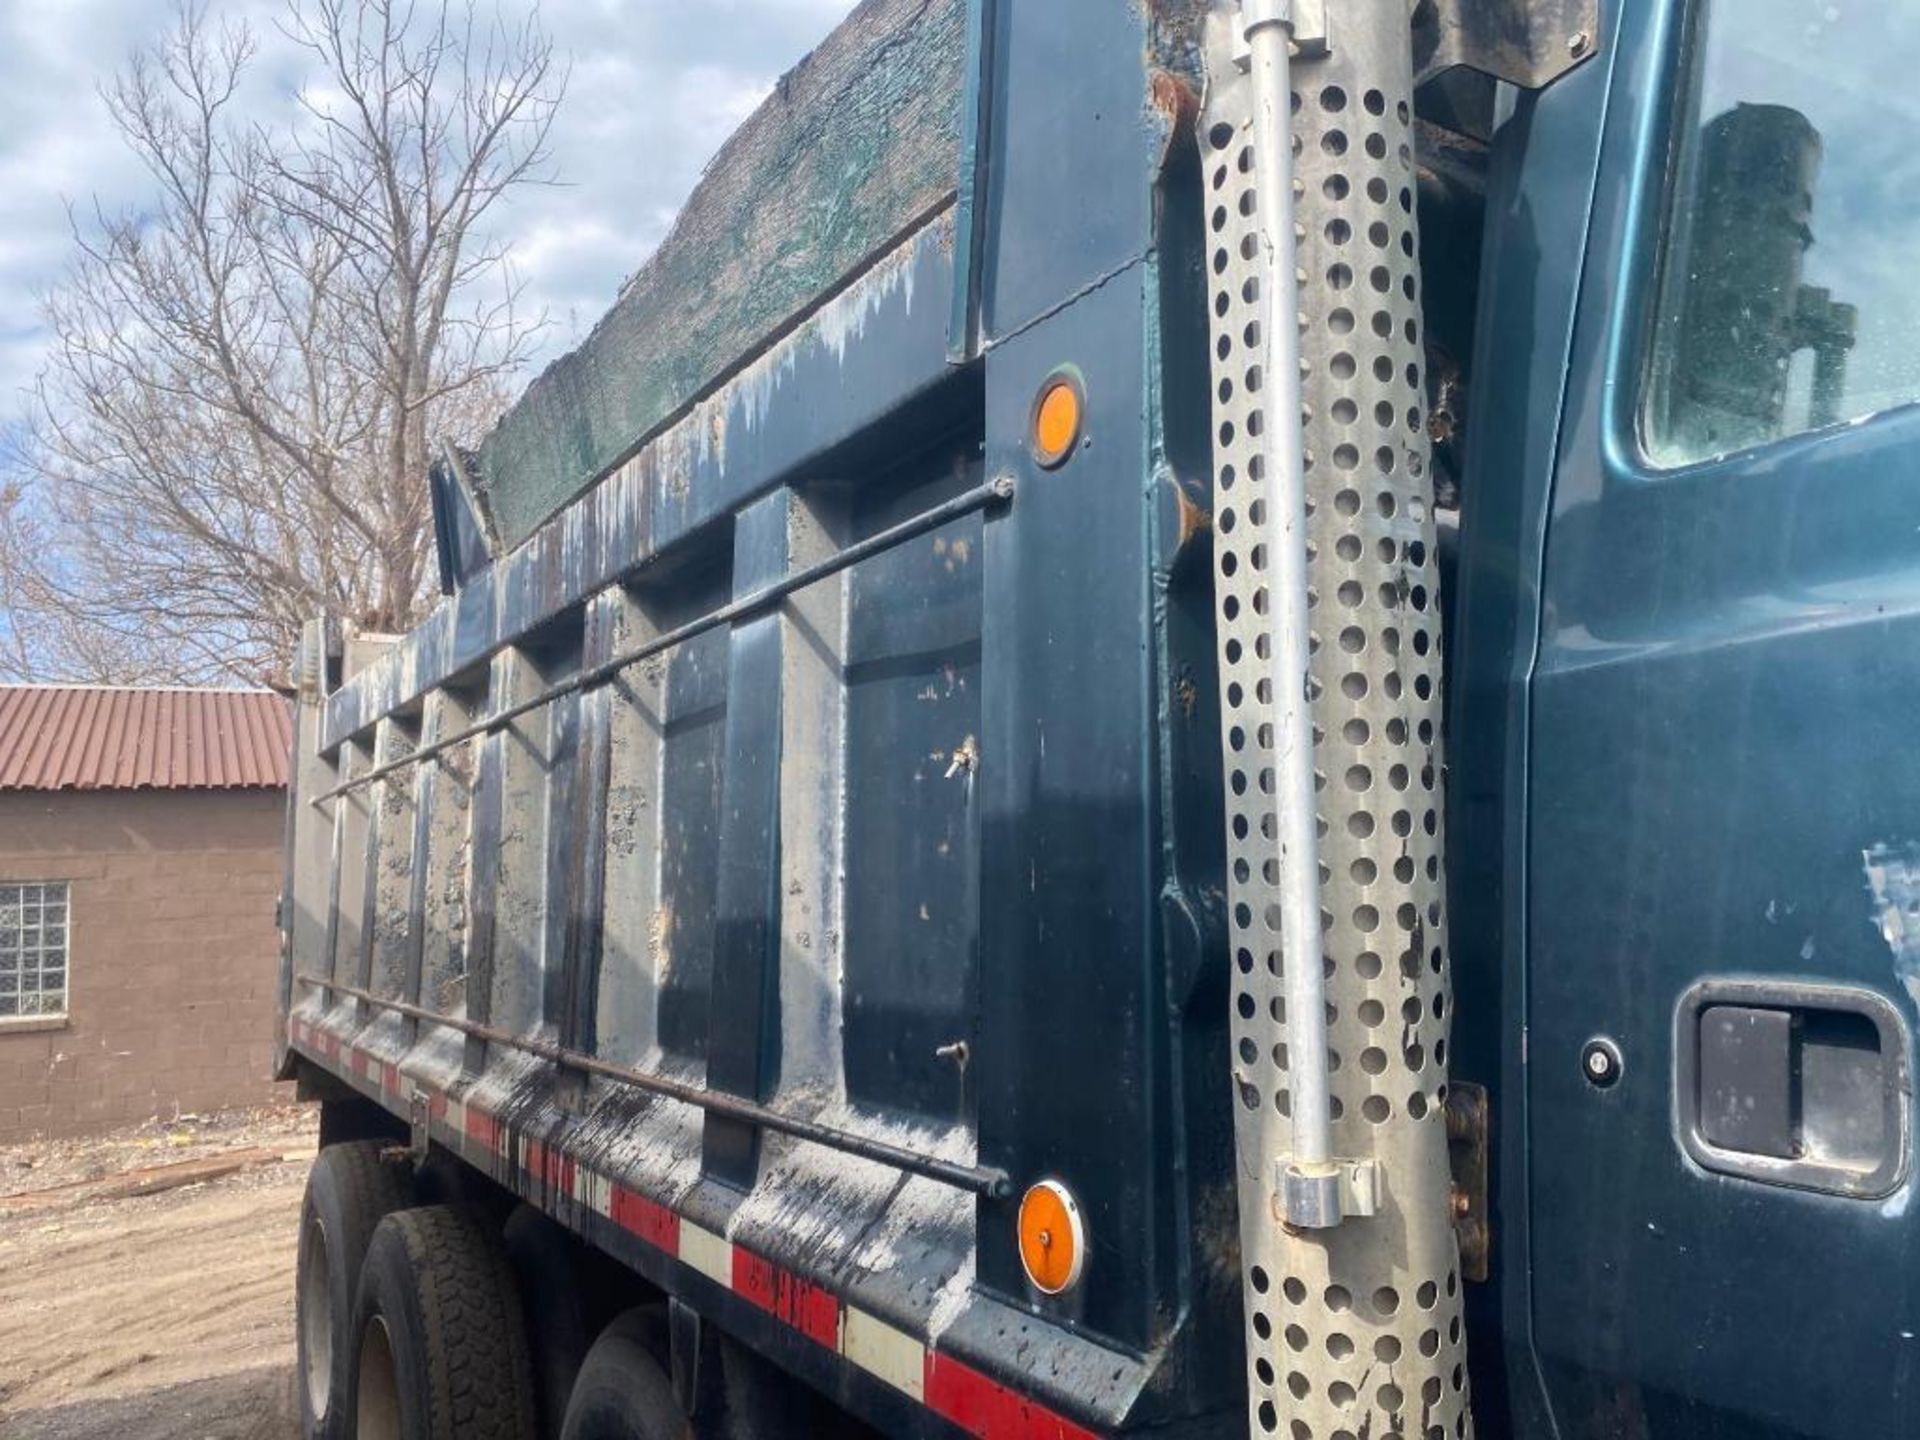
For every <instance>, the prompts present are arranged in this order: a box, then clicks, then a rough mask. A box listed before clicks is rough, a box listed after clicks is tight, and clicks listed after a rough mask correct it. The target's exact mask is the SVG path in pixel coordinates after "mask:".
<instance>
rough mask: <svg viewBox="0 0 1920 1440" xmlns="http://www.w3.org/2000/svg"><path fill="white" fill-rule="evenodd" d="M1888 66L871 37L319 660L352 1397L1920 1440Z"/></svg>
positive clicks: (364, 1429)
mask: <svg viewBox="0 0 1920 1440" xmlns="http://www.w3.org/2000/svg"><path fill="white" fill-rule="evenodd" d="M1915 66H1920V11H1916V10H1915V9H1913V8H1912V7H1910V6H1883V7H1874V8H1872V9H1869V8H1867V7H1862V6H1859V5H1855V4H1848V3H1845V0H1835V3H1833V4H1830V5H1824V6H1823V5H1820V4H1808V3H1805V0H1741V3H1739V4H1737V5H1736V4H1735V3H1733V0H1633V3H1627V0H1413V3H1409V0H863V3H861V4H859V5H858V6H856V7H855V8H854V9H853V10H852V12H851V14H850V15H849V16H848V17H847V19H846V20H845V22H844V23H843V24H842V25H841V26H840V27H839V28H838V29H837V30H835V31H834V32H833V34H832V35H831V36H829V37H828V38H827V39H826V41H825V42H824V43H823V44H822V45H821V47H820V48H819V49H818V50H817V51H816V52H815V53H814V54H813V55H812V56H810V57H809V58H808V59H807V60H806V61H805V62H804V63H803V64H801V65H800V66H799V67H798V68H797V69H796V70H795V71H793V72H792V73H791V74H789V75H788V76H787V77H786V78H785V79H784V80H783V81H782V82H781V83H780V85H779V87H778V88H777V89H776V91H775V92H774V93H773V94H772V95H771V96H770V97H769V99H768V100H767V101H766V103H765V104H764V105H763V106H762V107H761V109H760V110H759V111H758V112H757V113H756V114H755V115H754V116H753V117H752V118H751V119H750V120H748V121H747V122H746V124H745V125H744V126H743V127H742V129H741V130H740V131H739V132H738V133H737V134H736V135H735V136H734V137H733V139H731V140H730V141H729V142H728V143H727V145H726V146H725V147H724V148H723V149H722V150H721V152H720V153H719V155H718V156H717V157H716V159H715V160H714V161H713V163H712V164H711V166H710V167H709V168H708V170H707V172H706V173H705V175H704V177H703V179H702V181H701V183H700V185H699V187H698V188H697V189H696V191H695V192H694V194H693V195H692V197H691V199H690V200H689V201H688V203H687V206H686V208H685V210H684V212H683V213H682V215H681V217H680V219H679V221H678V222H677V225H676V227H675V229H674V230H673V232H672V234H671V235H670V236H669V238H668V239H667V240H666V241H665V242H664V243H663V244H662V245H661V247H660V249H659V250H658V252H657V253H656V254H655V255H654V257H653V258H652V259H651V260H650V261H649V262H648V264H647V265H646V266H645V268H643V269H642V270H641V271H640V272H638V274H636V275H635V276H634V277H633V278H632V279H631V280H630V281H629V282H628V283H627V284H626V286H625V287H624V288H623V290H622V293H621V295H620V296H619V298H618V301H617V303H616V304H615V305H614V307H613V309H612V310H611V311H610V313H609V314H608V315H607V316H606V317H605V319H604V320H602V321H601V322H600V324H599V325H598V326H597V327H596V328H595V329H594V330H593V331H592V333H591V334H590V335H589V336H588V337H587V338H586V339H585V340H584V342H583V343H582V344H581V345H580V346H579V348H578V349H577V350H576V351H575V352H574V353H572V354H570V355H569V356H567V357H566V358H564V359H562V360H560V361H558V362H556V363H555V364H554V365H553V366H551V367H550V368H549V369H548V370H547V371H546V372H545V373H544V374H542V375H541V376H539V377H538V378H537V379H536V380H535V381H534V382H533V383H532V384H531V386H530V387H529V389H528V390H527V392H526V393H525V395H524V396H523V398H521V399H520V401H519V402H518V403H517V404H516V405H515V406H514V408H513V409H512V410H511V411H510V412H509V413H508V414H507V415H506V416H505V418H503V419H502V420H501V421H500V422H499V424H498V426H497V427H496V428H495V429H494V430H493V431H492V432H491V433H490V434H489V435H488V436H487V437H486V438H485V440H484V441H483V442H482V443H480V444H479V445H478V447H477V448H475V449H471V450H467V449H460V448H455V447H449V448H448V449H447V450H446V451H445V453H444V454H443V455H442V457H441V459H440V461H439V462H438V463H437V464H436V465H435V466H434V468H433V471H432V473H431V475H430V476H428V477H424V483H427V484H429V485H430V486H431V490H432V495H433V500H434V508H433V513H434V525H435V538H436V541H437V546H438V553H439V560H440V580H441V588H442V590H443V591H444V594H443V596H442V598H441V599H440V601H439V603H438V604H437V607H436V608H434V609H433V610H432V612H431V614H430V615H429V617H428V618H427V620H426V621H425V622H424V623H423V624H422V625H421V626H420V627H419V628H418V629H417V630H416V631H414V632H413V633H411V634H408V635H405V636H401V637H385V636H371V635H362V634H358V633H356V632H355V631H354V630H353V629H352V627H351V625H350V624H348V623H346V622H344V621H340V620H336V619H329V618H328V617H318V618H316V620H315V621H314V623H313V624H312V625H310V626H309V627H308V628H307V631H306V633H305V638H304V640H303V643H302V650H301V654H300V657H299V661H298V665H297V671H298V686H299V696H298V721H297V735H296V739H295V750H296V754H295V764H294V770H295V783H294V784H293V786H292V793H291V801H290V812H289V825H288V833H287V874H286V884H285V895H284V908H283V941H284V943H283V950H282V955H281V960H280V967H281V968H280V975H279V984H280V991H279V993H280V998H281V1006H280V1010H281V1021H282V1028H281V1030H280V1033H279V1034H278V1036H277V1043H278V1046H279V1050H278V1065H279V1073H280V1075H281V1076H282V1077H283V1078H288V1079H292V1080H296V1081H298V1082H299V1084H300V1086H301V1088H302V1091H303V1093H305V1094H306V1095H308V1096H310V1097H313V1098H316V1099H317V1100H318V1101H319V1102H320V1105H321V1140H322V1148H321V1150H320V1152H319V1155H318V1158H317V1160H316V1162H315V1165H314V1168H313V1172H312V1176H311V1179H310V1181H309V1185H308V1191H307V1196H306V1200H305V1203H304V1206H303V1211H302V1219H301V1229H300V1237H299V1261H298V1315H299V1324H298V1334H299V1364H298V1382H299V1395H300V1408H301V1413H302V1423H303V1425H304V1433H305V1434H306V1435H308V1436H310V1437H315V1436H317V1437H329V1440H334V1437H345V1436H355V1435H357V1436H359V1437H362V1440H376V1437H382V1440H383V1437H391V1436H402V1437H407V1440H440V1437H452V1436H500V1437H509V1436H511V1437H521V1436H548V1437H554V1440H604V1437H650V1440H651V1437H666V1436H679V1435H686V1434H692V1435H699V1436H742V1437H744V1436H773V1435H783V1434H790V1435H818V1436H840V1435H863V1434H884V1435H903V1436H948V1435H973V1436H994V1437H999V1436H1018V1437H1046V1440H1066V1437H1075V1440H1079V1437H1086V1436H1093V1435H1109V1434H1112V1435H1153V1436H1166V1437H1173V1436H1225V1435H1246V1434H1252V1435H1255V1436H1268V1435H1274V1436H1282V1437H1287V1440H1379V1437H1382V1436H1389V1435H1404V1436H1408V1437H1418V1440H1463V1437H1466V1436H1468V1435H1471V1434H1476V1433H1477V1434H1479V1435H1482V1436H1515V1437H1522V1440H1534V1437H1540V1440H1545V1437H1569V1440H1571V1437H1596V1440H1598V1437H1621V1440H1630V1437H1680V1436H1686V1437H1708V1436H1711V1437H1722V1440H1763V1437H1766V1440H1773V1437H1780V1436H1787V1435H1804V1436H1831V1437H1841V1436H1847V1437H1852V1436H1859V1435H1911V1434H1917V1433H1920V1380H1916V1367H1917V1366H1920V1340H1917V1339H1916V1334H1917V1333H1920V1266H1916V1264H1915V1261H1914V1257H1915V1254H1916V1250H1917V1249H1920V1214H1916V1213H1913V1212H1911V1211H1910V1202H1911V1200H1912V1197H1913V1185H1914V1181H1913V1166H1912V1109H1913V1102H1912V1071H1913V1060H1912V1030H1913V1027H1914V1021H1915V1006H1916V1004H1920V747H1916V746H1915V745H1914V743H1913V740H1912V729H1913V723H1914V720H1915V717H1916V716H1920V663H1916V659H1915V656H1916V655H1917V654H1920V648H1917V642H1920V472H1917V471H1916V456H1917V455H1920V412H1916V410H1915V408H1914V406H1913V403H1912V402H1913V401H1914V400H1915V399H1916V397H1920V350H1916V347H1915V346H1914V344H1913V343H1912V337H1913V336H1914V335H1916V334H1920V323H1916V322H1920V298H1916V297H1920V289H1916V287H1915V286H1914V285H1913V283H1912V280H1911V270H1912V257H1913V256H1914V255H1915V254H1916V253H1920V200H1916V198H1915V197H1916V195H1920V186H1917V185H1916V184H1915V183H1914V175H1913V173H1912V171H1913V161H1912V158H1911V154H1910V152H1911V150H1912V148H1913V147H1912V146H1911V145H1910V144H1909V143H1908V141H1907V140H1906V139H1902V138H1901V137H1902V136H1903V135H1905V136H1910V135H1911V134H1912V132H1910V131H1907V130H1905V129H1904V128H1903V126H1904V124H1905V121H1904V120H1902V119H1901V117H1902V116H1905V117H1907V119H1913V118H1915V110H1916V104H1917V102H1916V101H1915V100H1914V99H1913V87H1912V84H1911V79H1910V76H1911V73H1912V71H1911V68H1910V67H1915Z"/></svg>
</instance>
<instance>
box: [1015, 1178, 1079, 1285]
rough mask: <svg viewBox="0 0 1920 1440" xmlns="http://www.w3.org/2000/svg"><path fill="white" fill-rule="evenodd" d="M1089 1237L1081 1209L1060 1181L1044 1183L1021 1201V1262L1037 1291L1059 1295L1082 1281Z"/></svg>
mask: <svg viewBox="0 0 1920 1440" xmlns="http://www.w3.org/2000/svg"><path fill="white" fill-rule="evenodd" d="M1086 1258H1087V1236H1086V1231H1085V1229H1084V1228H1083V1227H1082V1225H1081V1221H1080V1206H1079V1203H1078V1202H1077V1201H1075V1200H1074V1198H1073V1195H1072V1193H1071V1192H1070V1191H1068V1189H1067V1187H1066V1186H1064V1185H1062V1184H1061V1183H1060V1182H1059V1181H1058V1180H1042V1181H1041V1182H1040V1183H1039V1184H1037V1185H1035V1186H1034V1187H1033V1188H1032V1189H1030V1190H1028V1191H1027V1193H1026V1195H1025V1197H1024V1198H1023V1199H1022V1200H1021V1201H1020V1262H1021V1264H1023V1265H1025V1266H1026V1269H1027V1278H1028V1279H1029V1280H1031V1281H1032V1282H1033V1284H1034V1288H1035V1289H1036V1290H1039V1291H1041V1292H1043V1293H1044V1294H1047V1295H1058V1294H1059V1293H1060V1292H1061V1291H1062V1290H1065V1289H1067V1288H1068V1287H1069V1286H1071V1285H1072V1284H1073V1283H1074V1282H1075V1281H1077V1280H1078V1279H1079V1278H1080V1270H1081V1267H1082V1266H1083V1265H1085V1263H1086Z"/></svg>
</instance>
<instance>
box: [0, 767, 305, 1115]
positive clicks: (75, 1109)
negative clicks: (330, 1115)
mask: <svg viewBox="0 0 1920 1440" xmlns="http://www.w3.org/2000/svg"><path fill="white" fill-rule="evenodd" d="M285 805H286V797H285V794H284V792H282V791H278V790H273V791H267V790H211V791H194V790H161V791H151V790H144V791H85V792H72V791H58V792H33V791H13V792H5V793H0V881H18V880H65V881H67V882H68V883H69V886H70V896H71V899H70V907H71V908H70V910H69V914H70V917H71V920H70V926H71V928H70V931H69V939H68V982H67V983H68V987H69V993H68V1015H67V1018H66V1019H65V1021H41V1020H32V1021H16V1020H8V1019H0V1144H4V1143H7V1142H10V1141H15V1140H21V1139H26V1138H29V1137H31V1136H34V1135H56V1136H63V1135H77V1134H83V1133H86V1132H89V1131H95V1130H103V1129H109V1128H112V1127H114V1126H117V1125H125V1124H130V1123H134V1122H137V1121H141V1120H146V1119H149V1118H152V1117H154V1116H160V1117H172V1116H174V1115H177V1114H182V1113H190V1112H204V1111H207V1110H213V1109H219V1108H222V1107H226V1106H232V1105H253V1104H260V1103H263V1102H265V1101H267V1100H270V1099H273V1098H275V1097H276V1095H278V1094H280V1093H282V1092H285V1093H290V1092H291V1089H292V1087H291V1086H278V1087H276V1086H275V1085H274V1084H273V1083H272V1081H271V1080H270V1078H269V1072H270V1067H271V1065H272V1061H273V1025H274V987H275V974H276V963H277V956H278V953H279V937H278V934H277V932H276V931H275V929H274V913H273V910H274V900H275V898H276V896H277V895H278V894H279V890H280V879H281V858H280V847H281V839H282V832H283V826H284V823H285Z"/></svg>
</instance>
